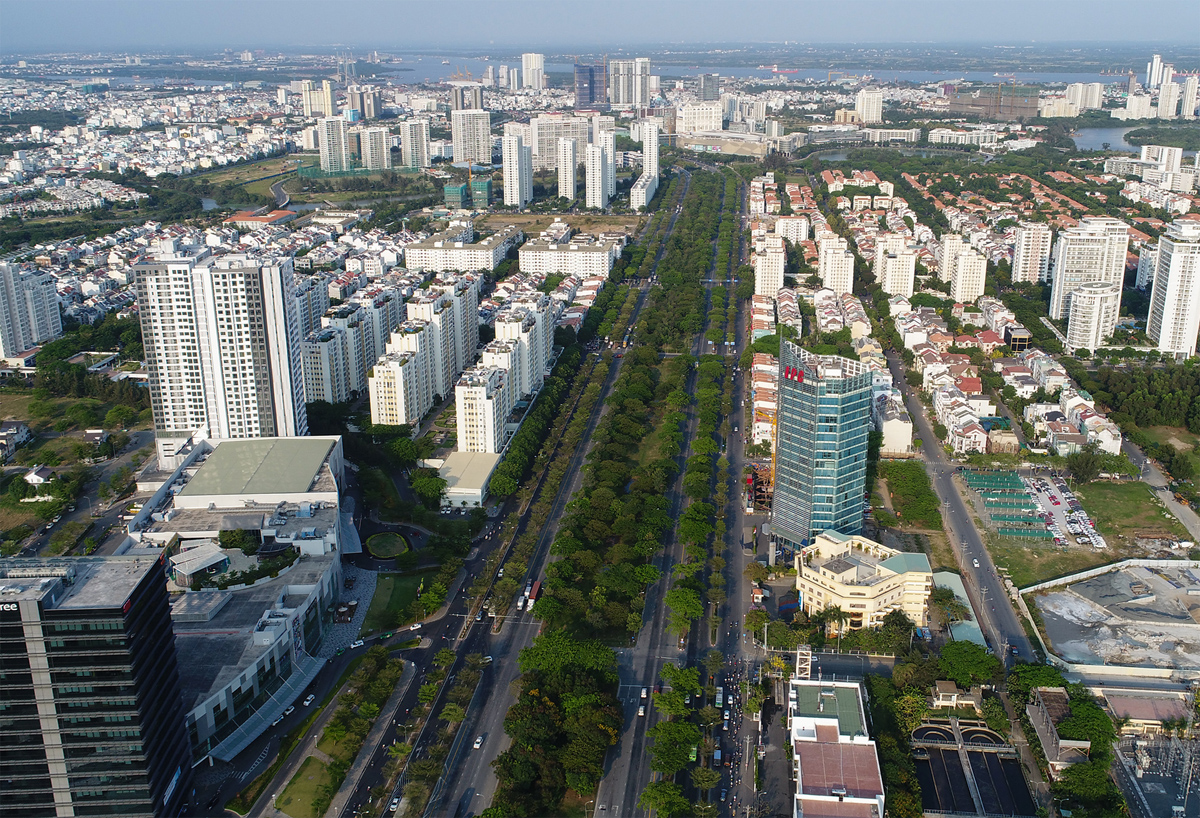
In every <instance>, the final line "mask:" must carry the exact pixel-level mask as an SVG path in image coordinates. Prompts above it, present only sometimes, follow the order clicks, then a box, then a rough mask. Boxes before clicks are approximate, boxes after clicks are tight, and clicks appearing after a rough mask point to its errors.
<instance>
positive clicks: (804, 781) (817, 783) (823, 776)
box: [794, 741, 883, 798]
mask: <svg viewBox="0 0 1200 818" xmlns="http://www.w3.org/2000/svg"><path fill="white" fill-rule="evenodd" d="M794 746H795V750H796V756H797V757H798V758H799V760H800V783H799V787H798V789H799V791H800V792H801V793H802V794H804V795H831V794H833V791H834V790H840V789H845V790H846V795H847V796H849V797H851V798H874V797H875V796H876V795H879V794H881V793H882V792H883V779H882V777H881V776H880V772H879V758H878V756H876V754H875V745H874V744H830V743H827V742H823V741H797V742H795V743H794Z"/></svg>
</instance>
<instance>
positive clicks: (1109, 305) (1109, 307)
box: [1066, 281, 1195, 352]
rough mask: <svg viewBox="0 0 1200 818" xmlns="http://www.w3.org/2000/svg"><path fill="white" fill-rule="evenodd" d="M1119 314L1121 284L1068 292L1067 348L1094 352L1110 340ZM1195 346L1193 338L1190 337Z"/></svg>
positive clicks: (1093, 284)
mask: <svg viewBox="0 0 1200 818" xmlns="http://www.w3.org/2000/svg"><path fill="white" fill-rule="evenodd" d="M1120 311H1121V285H1120V284H1117V283H1113V282H1110V281H1091V282H1088V283H1086V284H1080V285H1079V286H1078V287H1076V288H1075V291H1074V292H1072V293H1071V315H1070V318H1069V319H1068V321H1067V344H1066V346H1067V349H1068V350H1070V351H1072V352H1073V351H1074V350H1077V349H1087V350H1095V349H1096V348H1097V347H1100V346H1103V345H1104V344H1105V343H1107V341H1108V339H1109V338H1111V337H1112V334H1113V330H1115V329H1116V328H1117V318H1118V316H1119V314H1120ZM1192 342H1193V343H1195V336H1194V335H1193V336H1192Z"/></svg>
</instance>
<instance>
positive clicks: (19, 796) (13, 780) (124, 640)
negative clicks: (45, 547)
mask: <svg viewBox="0 0 1200 818" xmlns="http://www.w3.org/2000/svg"><path fill="white" fill-rule="evenodd" d="M0 586H2V587H3V588H4V595H3V603H2V604H0V644H3V645H4V652H3V682H2V683H0V712H2V713H3V714H4V729H3V730H0V758H3V759H4V794H3V801H4V808H3V812H4V814H5V815H6V816H29V818H33V816H43V815H120V816H138V817H139V818H140V817H141V816H146V817H147V818H149V817H150V816H170V815H179V814H180V811H181V810H182V807H183V803H184V802H185V801H186V800H187V799H188V797H189V796H190V795H191V794H192V786H191V770H192V754H191V749H190V747H189V744H188V735H187V729H186V727H185V713H184V709H183V693H182V689H181V685H180V678H179V667H178V663H177V659H176V652H175V636H174V633H173V632H172V629H171V607H170V604H169V602H168V599H167V586H166V575H165V568H164V565H163V557H161V556H160V557H145V556H138V557H74V558H71V559H21V560H15V559H8V560H0Z"/></svg>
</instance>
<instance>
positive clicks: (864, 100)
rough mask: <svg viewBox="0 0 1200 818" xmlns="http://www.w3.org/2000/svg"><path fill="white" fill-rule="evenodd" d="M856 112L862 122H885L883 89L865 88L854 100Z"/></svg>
mask: <svg viewBox="0 0 1200 818" xmlns="http://www.w3.org/2000/svg"><path fill="white" fill-rule="evenodd" d="M854 112H855V113H856V114H858V119H859V121H860V122H865V123H868V124H869V123H872V122H883V89H881V88H863V89H862V90H861V91H859V92H858V96H857V97H856V98H855V100H854Z"/></svg>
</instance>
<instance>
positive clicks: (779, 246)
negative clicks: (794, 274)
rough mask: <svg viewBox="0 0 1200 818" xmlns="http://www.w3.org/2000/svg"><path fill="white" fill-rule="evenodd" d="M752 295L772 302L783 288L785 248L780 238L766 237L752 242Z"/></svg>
mask: <svg viewBox="0 0 1200 818" xmlns="http://www.w3.org/2000/svg"><path fill="white" fill-rule="evenodd" d="M753 261H754V294H755V295H762V296H766V297H767V298H770V299H772V300H774V298H775V297H776V296H777V295H778V294H779V291H780V290H781V289H782V288H783V274H784V270H785V269H786V268H787V246H786V245H785V244H784V240H783V237H782V236H776V235H766V236H763V237H761V238H759V239H756V240H755V242H754V256H753Z"/></svg>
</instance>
